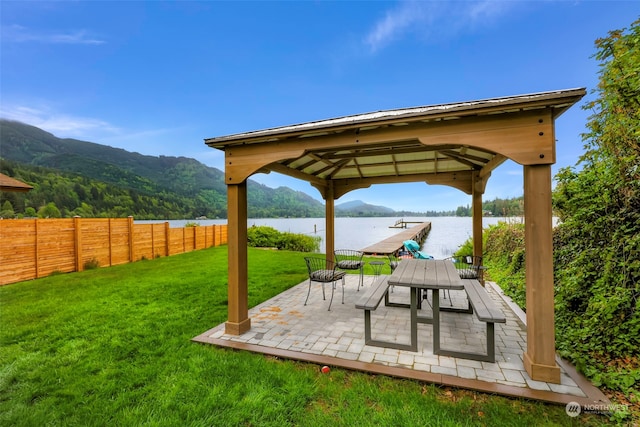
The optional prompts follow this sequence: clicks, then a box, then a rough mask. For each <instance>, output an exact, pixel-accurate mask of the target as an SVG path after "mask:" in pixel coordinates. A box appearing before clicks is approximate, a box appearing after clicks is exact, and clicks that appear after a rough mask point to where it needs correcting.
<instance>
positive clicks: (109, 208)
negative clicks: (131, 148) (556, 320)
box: [0, 120, 324, 219]
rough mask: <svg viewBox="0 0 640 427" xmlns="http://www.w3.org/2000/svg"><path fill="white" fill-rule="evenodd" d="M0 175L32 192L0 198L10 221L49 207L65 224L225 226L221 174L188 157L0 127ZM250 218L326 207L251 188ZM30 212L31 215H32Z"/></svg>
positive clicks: (291, 194)
mask: <svg viewBox="0 0 640 427" xmlns="http://www.w3.org/2000/svg"><path fill="white" fill-rule="evenodd" d="M0 156H1V158H2V166H1V171H2V173H4V174H6V175H9V176H11V177H14V178H16V179H20V180H21V181H24V182H26V183H28V184H30V185H33V186H34V190H32V191H31V192H29V193H26V194H22V193H3V194H2V198H3V201H2V206H1V208H2V210H6V208H7V207H8V206H5V205H6V202H7V201H9V202H10V203H11V208H12V209H13V210H14V212H15V214H21V213H25V212H26V211H27V209H28V208H32V209H35V210H36V211H37V210H39V209H40V208H42V207H43V206H45V205H47V204H49V205H50V204H51V203H53V204H54V205H55V206H54V207H55V208H57V209H58V210H59V211H60V212H61V215H62V216H71V215H76V214H77V215H81V216H85V217H90V216H112V217H121V216H128V215H132V216H134V217H135V218H138V219H175V218H196V217H200V216H206V217H208V218H226V215H227V212H226V209H227V205H226V186H225V183H224V173H223V172H222V171H220V170H219V169H216V168H212V167H208V166H206V165H204V164H202V163H200V162H198V161H197V160H194V159H190V158H186V157H169V156H159V157H154V156H145V155H142V154H139V153H131V152H128V151H126V150H123V149H119V148H113V147H109V146H105V145H100V144H95V143H92V142H86V141H79V140H76V139H61V138H57V137H56V136H54V135H52V134H50V133H48V132H45V131H43V130H42V129H39V128H36V127H34V126H29V125H26V124H23V123H19V122H15V121H8V120H0ZM248 198H249V216H251V217H274V216H275V217H283V216H292V217H318V216H320V217H321V216H324V206H323V203H321V202H320V201H318V200H316V199H314V198H312V197H310V196H309V195H307V194H305V193H303V192H299V191H294V190H292V189H290V188H287V187H280V188H277V189H273V188H270V187H267V186H264V185H262V184H259V183H257V182H255V181H253V180H249V181H248ZM30 212H31V210H30Z"/></svg>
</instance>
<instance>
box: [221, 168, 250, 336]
mask: <svg viewBox="0 0 640 427" xmlns="http://www.w3.org/2000/svg"><path fill="white" fill-rule="evenodd" d="M227 213H228V215H227V220H228V230H229V231H228V232H229V235H228V254H229V264H228V273H229V284H228V292H229V296H228V301H229V303H228V304H229V305H228V320H227V322H226V323H225V333H227V334H229V335H242V334H244V333H245V332H247V331H248V330H249V329H251V319H250V318H249V294H248V281H247V278H248V274H247V181H246V180H244V181H242V182H240V183H238V184H228V185H227Z"/></svg>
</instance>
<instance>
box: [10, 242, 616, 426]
mask: <svg viewBox="0 0 640 427" xmlns="http://www.w3.org/2000/svg"><path fill="white" fill-rule="evenodd" d="M304 256H305V254H302V253H296V252H285V251H271V250H259V249H251V248H250V249H249V303H250V305H251V306H254V305H256V304H258V303H260V302H262V301H265V300H267V299H269V298H270V297H272V296H274V295H277V294H278V293H280V292H282V291H284V290H286V289H287V288H289V287H291V286H293V285H296V284H298V283H300V282H302V281H303V280H305V278H306V268H305V264H304V260H303V257H304ZM300 303H301V304H302V303H303V302H302V301H301V302H300ZM226 316H227V248H226V247H218V248H211V249H206V250H201V251H196V252H191V253H188V254H183V255H176V256H172V257H165V258H158V259H155V260H146V261H140V262H136V263H132V264H126V265H121V266H116V267H110V268H101V269H95V270H89V271H84V272H81V273H72V274H58V275H53V276H51V277H47V278H43V279H38V280H33V281H28V282H23V283H18V284H13V285H8V286H4V287H1V288H0V320H1V326H0V328H1V329H0V425H2V426H45V425H52V426H106V425H109V426H112V425H113V426H143V425H144V426H235V425H253V426H290V425H291V426H293V425H295V426H306V425H309V426H326V425H354V426H355V425H357V426H366V425H385V426H386V425H397V426H411V425H415V426H424V425H469V426H471V425H489V426H492V425H500V426H507V425H585V424H586V425H600V424H602V423H603V422H605V421H606V419H605V418H602V417H595V416H580V417H579V418H578V419H574V418H570V417H568V416H567V415H566V414H565V410H564V407H562V406H556V405H546V404H542V403H535V402H528V401H521V400H516V399H507V398H503V397H498V396H490V395H486V394H482V393H475V392H470V391H461V390H454V389H447V388H440V387H436V386H432V385H428V384H424V383H420V382H417V381H408V380H400V379H393V378H388V377H383V376H373V375H368V374H365V373H358V372H352V371H347V370H341V369H333V370H332V371H331V373H330V374H329V375H324V374H321V373H320V372H319V369H318V366H316V365H312V364H306V363H300V362H292V361H287V360H280V359H275V358H270V357H265V356H262V355H259V354H252V353H247V352H241V351H232V350H226V349H221V348H216V347H214V346H208V345H202V344H197V343H194V342H192V341H191V339H192V338H193V337H194V336H196V335H199V334H200V333H202V332H204V331H206V330H208V329H210V328H212V327H214V326H216V325H218V324H220V323H223V322H224V321H225V320H226Z"/></svg>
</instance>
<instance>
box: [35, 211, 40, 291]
mask: <svg viewBox="0 0 640 427" xmlns="http://www.w3.org/2000/svg"><path fill="white" fill-rule="evenodd" d="M38 221H39V220H38V218H36V219H35V220H34V222H35V230H34V231H35V233H36V245H35V246H36V247H35V249H36V253H35V256H36V262H35V267H36V279H37V278H39V277H40V266H39V265H38V259H39V258H40V250H39V249H40V245H38V241H39V240H40V232H39V230H38Z"/></svg>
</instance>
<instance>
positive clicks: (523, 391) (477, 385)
mask: <svg viewBox="0 0 640 427" xmlns="http://www.w3.org/2000/svg"><path fill="white" fill-rule="evenodd" d="M218 329H219V327H218V328H213V329H211V330H209V331H207V332H204V333H203V334H200V335H198V336H197V337H195V338H193V339H192V341H194V342H197V343H201V344H212V345H215V346H218V347H223V348H228V349H233V350H240V351H249V352H252V353H261V354H264V355H267V356H273V357H279V358H283V359H289V360H296V361H302V362H308V363H314V364H318V365H328V366H333V367H339V368H344V369H349V370H354V371H360V372H365V373H370V374H377V375H386V376H391V377H397V378H404V379H410V380H418V381H423V382H426V383H432V384H437V385H442V386H450V387H458V388H464V389H468V390H475V391H480V392H483V393H489V394H496V395H501V396H506V397H513V398H521V399H529V400H538V401H543V402H547V403H553V404H559V405H566V404H567V403H569V402H575V403H578V404H580V405H582V406H586V405H593V404H607V403H609V400H608V399H607V398H606V396H604V394H602V393H601V392H600V390H597V389H596V390H597V391H598V393H592V392H593V390H591V389H594V388H595V387H594V386H593V385H591V383H589V382H588V381H586V379H585V381H586V384H584V383H579V382H577V381H576V384H578V386H579V387H580V389H581V390H582V391H583V392H584V393H585V394H586V395H587V397H580V396H574V395H568V394H561V393H555V392H553V391H545V390H532V389H529V388H523V387H515V386H509V385H504V384H498V383H490V382H486V381H480V380H474V379H465V378H459V377H456V376H452V375H442V374H434V373H431V372H423V371H416V370H413V369H409V368H403V367H397V366H385V365H380V364H376V363H369V362H361V361H357V360H348V359H340V358H336V357H331V356H323V355H318V354H311V353H302V352H296V351H291V350H283V349H278V348H272V347H265V346H260V345H256V344H249V343H241V342H235V341H230V340H224V339H219V338H212V337H211V335H212V334H213V333H214V332H216V331H217V330H218ZM563 367H564V366H563ZM574 371H575V370H574ZM572 378H573V377H572ZM583 385H584V386H587V389H588V391H589V392H588V391H587V390H585V388H584V387H583ZM603 398H604V399H603Z"/></svg>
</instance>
